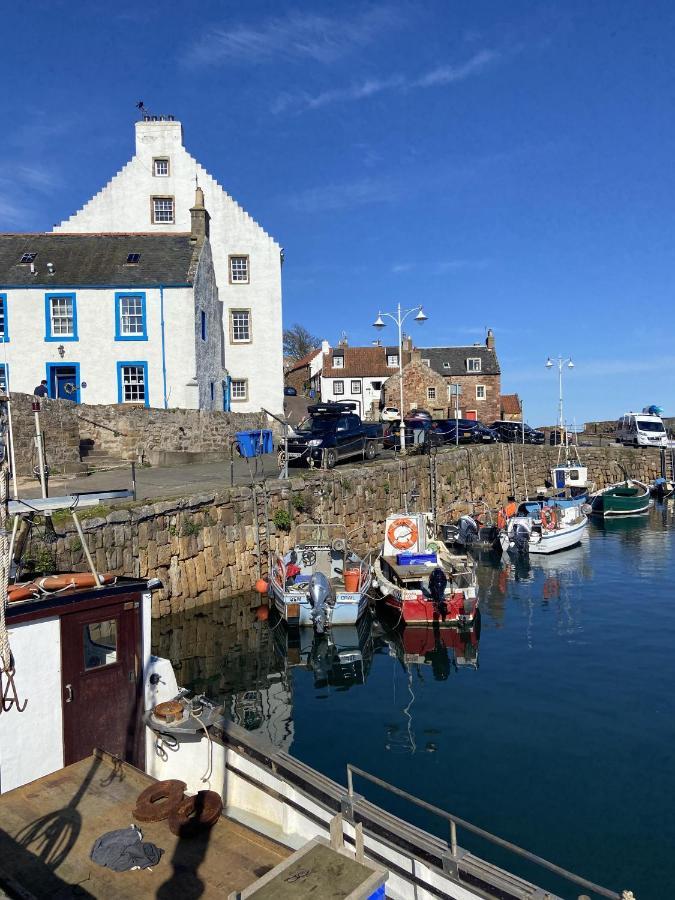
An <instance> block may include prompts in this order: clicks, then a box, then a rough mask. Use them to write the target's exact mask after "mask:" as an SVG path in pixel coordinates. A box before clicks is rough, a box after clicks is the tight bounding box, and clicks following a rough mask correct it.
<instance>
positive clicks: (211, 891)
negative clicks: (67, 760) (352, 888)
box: [0, 751, 291, 900]
mask: <svg viewBox="0 0 675 900" xmlns="http://www.w3.org/2000/svg"><path fill="white" fill-rule="evenodd" d="M152 780H153V779H151V778H150V777H149V776H147V775H145V774H144V773H142V772H140V771H138V770H137V769H134V768H133V767H131V766H128V765H126V764H123V763H122V764H120V763H116V762H115V761H114V760H112V759H111V758H110V757H108V756H107V755H105V754H99V753H98V751H97V753H96V754H95V755H94V756H91V757H89V758H87V759H84V760H81V761H80V762H78V763H75V764H74V765H72V766H68V767H67V768H65V769H61V770H59V771H58V772H54V773H53V774H52V775H46V776H45V777H44V778H40V779H38V780H37V781H34V782H32V783H30V784H27V785H24V786H23V787H21V788H17V789H16V790H14V791H10V792H9V793H7V794H3V795H2V796H0V896H3V893H2V889H3V888H4V889H5V890H6V891H7V892H8V893H9V894H10V895H11V896H20V897H22V898H24V900H30V898H33V897H49V898H50V900H65V898H70V897H81V898H86V897H101V898H110V900H113V898H114V900H126V898H129V900H132V898H144V897H159V898H165V900H176V898H180V900H191V898H196V897H201V898H211V897H213V898H215V897H218V898H222V897H227V895H228V894H229V893H230V892H231V891H236V890H242V889H243V888H244V887H247V886H248V885H250V884H252V883H253V882H254V881H255V880H256V879H257V878H259V877H260V876H261V875H263V874H265V873H266V872H268V871H269V870H270V869H271V868H272V867H273V866H276V865H277V864H278V863H279V862H281V861H282V860H284V859H286V858H287V857H288V856H289V855H290V854H291V851H290V850H288V849H286V848H285V847H282V846H281V845H279V844H277V843H275V842H274V841H271V840H269V839H267V838H265V837H263V836H261V835H258V834H257V833H256V832H254V831H252V830H251V829H249V828H246V827H245V826H243V825H240V824H239V823H237V822H233V821H232V820H230V819H226V818H224V817H221V819H220V821H219V822H218V824H217V825H215V826H214V827H213V828H212V829H211V830H210V832H208V833H207V834H206V835H205V836H204V837H203V838H193V839H182V840H181V839H179V838H177V837H175V836H174V835H173V834H172V833H171V832H170V831H169V826H168V824H167V823H166V822H149V823H137V824H138V825H139V827H140V828H141V830H142V832H143V839H144V840H145V841H151V842H152V843H153V844H156V845H157V846H158V847H161V848H162V849H163V850H164V855H163V856H162V859H161V861H160V862H159V863H158V865H157V866H155V867H154V868H153V869H152V871H150V870H147V869H146V870H143V871H137V872H121V873H117V872H112V871H111V870H110V869H106V868H103V867H101V866H98V865H96V863H93V862H92V861H91V860H90V859H89V853H90V851H91V848H92V846H93V844H94V841H95V840H96V838H97V837H100V835H102V834H104V833H105V832H106V831H112V830H113V829H116V828H125V827H127V826H129V825H131V824H132V822H133V809H134V805H135V802H136V797H137V796H138V794H139V793H140V792H141V791H142V790H143V789H144V788H146V787H147V786H148V784H151V783H152Z"/></svg>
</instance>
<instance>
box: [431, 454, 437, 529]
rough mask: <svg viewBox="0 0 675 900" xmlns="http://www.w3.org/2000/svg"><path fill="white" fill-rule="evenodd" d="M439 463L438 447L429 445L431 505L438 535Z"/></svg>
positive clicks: (433, 522) (432, 517)
mask: <svg viewBox="0 0 675 900" xmlns="http://www.w3.org/2000/svg"><path fill="white" fill-rule="evenodd" d="M437 502H438V465H437V461H436V448H435V447H429V507H430V509H431V520H432V524H433V528H434V536H435V535H436V511H437V509H438V506H437Z"/></svg>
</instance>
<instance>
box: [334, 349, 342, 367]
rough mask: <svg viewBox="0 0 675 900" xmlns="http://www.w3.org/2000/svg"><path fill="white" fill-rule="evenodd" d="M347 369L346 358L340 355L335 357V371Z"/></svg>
mask: <svg viewBox="0 0 675 900" xmlns="http://www.w3.org/2000/svg"><path fill="white" fill-rule="evenodd" d="M344 367H345V358H344V356H343V355H342V354H341V353H340V354H338V355H337V356H333V368H334V369H344Z"/></svg>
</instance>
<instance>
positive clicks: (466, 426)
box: [432, 419, 478, 444]
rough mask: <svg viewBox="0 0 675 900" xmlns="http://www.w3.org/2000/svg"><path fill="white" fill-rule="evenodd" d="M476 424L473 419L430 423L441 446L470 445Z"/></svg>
mask: <svg viewBox="0 0 675 900" xmlns="http://www.w3.org/2000/svg"><path fill="white" fill-rule="evenodd" d="M477 424H478V423H477V422H476V421H474V419H435V420H434V422H433V423H432V425H433V426H435V430H436V432H437V433H438V434H439V435H441V436H442V441H441V443H443V444H470V443H471V442H472V441H473V440H474V433H475V431H476V426H477Z"/></svg>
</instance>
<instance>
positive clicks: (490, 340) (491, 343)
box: [485, 328, 495, 350]
mask: <svg viewBox="0 0 675 900" xmlns="http://www.w3.org/2000/svg"><path fill="white" fill-rule="evenodd" d="M485 346H486V347H487V348H488V350H494V349H495V335H494V332H493V330H492V329H491V328H488V331H487V337H486V338H485Z"/></svg>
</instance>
